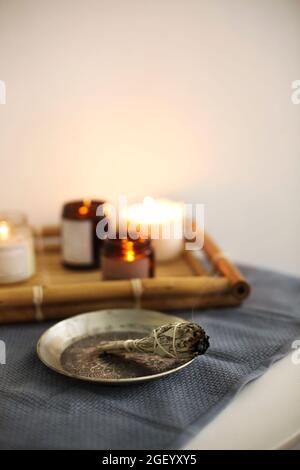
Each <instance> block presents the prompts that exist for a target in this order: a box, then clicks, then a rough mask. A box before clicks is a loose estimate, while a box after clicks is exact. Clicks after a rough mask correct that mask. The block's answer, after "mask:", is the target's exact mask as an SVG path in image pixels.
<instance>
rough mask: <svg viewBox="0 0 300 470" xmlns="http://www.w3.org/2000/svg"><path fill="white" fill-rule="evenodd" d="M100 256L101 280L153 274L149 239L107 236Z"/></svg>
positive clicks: (150, 275)
mask: <svg viewBox="0 0 300 470" xmlns="http://www.w3.org/2000/svg"><path fill="white" fill-rule="evenodd" d="M101 258H102V259H101V269H102V278H103V280H116V279H135V278H140V279H141V278H147V277H153V276H154V256H153V250H152V247H151V241H150V240H149V239H142V238H138V239H135V240H132V239H130V238H127V239H119V238H116V239H109V238H107V239H106V240H105V241H104V244H103V249H102V257H101Z"/></svg>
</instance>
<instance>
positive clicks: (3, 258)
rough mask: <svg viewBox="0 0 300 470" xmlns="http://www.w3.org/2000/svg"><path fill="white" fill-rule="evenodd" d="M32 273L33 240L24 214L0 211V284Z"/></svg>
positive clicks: (23, 277) (21, 278)
mask: <svg viewBox="0 0 300 470" xmlns="http://www.w3.org/2000/svg"><path fill="white" fill-rule="evenodd" d="M34 274H35V252H34V241H33V235H32V232H31V229H30V227H29V225H28V223H27V219H26V217H25V215H24V214H22V213H20V212H13V211H11V212H0V284H11V283H14V282H20V281H25V280H26V279H29V278H30V277H31V276H33V275H34Z"/></svg>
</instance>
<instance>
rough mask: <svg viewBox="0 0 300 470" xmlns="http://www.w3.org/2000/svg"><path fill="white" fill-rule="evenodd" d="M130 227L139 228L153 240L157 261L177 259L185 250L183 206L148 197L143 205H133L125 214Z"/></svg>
mask: <svg viewBox="0 0 300 470" xmlns="http://www.w3.org/2000/svg"><path fill="white" fill-rule="evenodd" d="M125 218H126V220H127V222H128V223H129V230H130V227H131V226H133V230H135V227H139V228H138V230H139V229H140V230H141V231H142V234H144V236H145V235H146V234H148V236H150V238H151V239H152V246H153V248H154V252H155V259H156V260H157V261H167V260H170V259H173V258H176V257H177V256H179V255H180V253H181V252H182V250H183V205H182V204H181V203H179V202H174V201H169V200H167V199H157V200H155V199H152V198H151V197H146V198H145V199H144V201H143V203H142V204H133V205H132V206H129V207H128V208H127V210H126V212H125Z"/></svg>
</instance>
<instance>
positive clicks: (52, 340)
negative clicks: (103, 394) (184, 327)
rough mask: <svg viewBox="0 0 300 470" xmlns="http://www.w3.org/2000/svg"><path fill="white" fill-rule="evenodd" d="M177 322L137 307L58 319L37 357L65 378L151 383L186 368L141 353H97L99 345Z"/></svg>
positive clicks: (182, 364) (43, 338) (117, 382)
mask: <svg viewBox="0 0 300 470" xmlns="http://www.w3.org/2000/svg"><path fill="white" fill-rule="evenodd" d="M176 321H182V318H179V317H175V316H173V315H168V314H163V313H160V312H154V311H151V310H143V309H115V310H100V311H97V312H91V313H83V314H81V315H76V316H74V317H71V318H68V319H66V320H63V321H61V322H59V323H57V324H56V325H54V326H52V327H51V328H49V329H48V330H47V331H46V332H45V333H44V334H43V335H42V336H41V337H40V339H39V341H38V344H37V354H38V356H39V358H40V360H41V361H42V362H43V363H44V364H45V365H46V366H47V367H50V369H53V370H54V371H56V372H59V373H60V374H63V375H67V376H68V377H73V378H77V379H80V380H88V381H92V382H99V383H103V384H126V383H136V382H144V381H148V380H154V379H158V378H161V377H164V376H166V375H169V374H172V373H174V372H176V371H178V370H180V369H182V368H183V367H185V366H187V365H188V364H190V363H191V362H192V361H193V360H194V359H195V358H194V359H192V360H189V361H186V362H180V363H178V362H176V361H175V360H174V359H173V358H170V359H169V358H164V359H163V358H161V357H159V356H154V355H147V354H141V353H124V354H120V355H112V354H108V355H103V354H102V355H101V354H99V352H97V344H99V342H100V341H107V340H117V339H129V338H131V339H135V338H142V337H144V336H148V335H149V334H150V333H151V332H152V330H153V329H154V328H157V327H158V326H161V325H164V324H166V323H171V322H176Z"/></svg>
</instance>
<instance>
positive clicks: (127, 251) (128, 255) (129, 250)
mask: <svg viewBox="0 0 300 470" xmlns="http://www.w3.org/2000/svg"><path fill="white" fill-rule="evenodd" d="M124 242H125V243H124V244H123V248H124V255H125V259H126V261H128V262H129V263H132V261H134V260H135V251H134V247H133V242H132V241H129V240H124Z"/></svg>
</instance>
